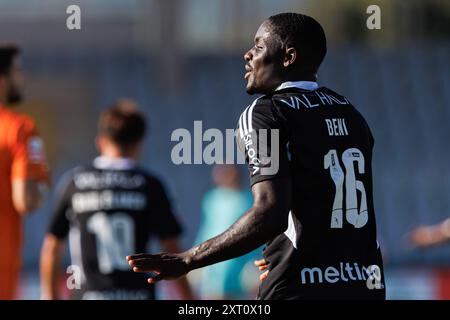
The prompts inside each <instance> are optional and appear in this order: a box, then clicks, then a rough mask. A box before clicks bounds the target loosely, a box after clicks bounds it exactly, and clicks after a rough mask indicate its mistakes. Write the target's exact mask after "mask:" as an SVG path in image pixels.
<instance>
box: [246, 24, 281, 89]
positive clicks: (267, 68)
mask: <svg viewBox="0 0 450 320" xmlns="http://www.w3.org/2000/svg"><path fill="white" fill-rule="evenodd" d="M244 59H245V61H247V63H246V65H245V71H246V73H245V79H246V80H247V92H248V93H249V94H254V93H262V94H265V93H270V92H272V91H273V90H275V89H276V88H277V87H278V86H279V85H280V84H281V81H280V79H281V71H282V69H283V68H282V65H283V64H282V55H281V50H280V49H279V47H278V45H277V42H276V40H275V38H274V35H273V34H272V32H271V27H270V24H269V22H267V21H265V22H263V24H261V26H260V27H259V29H258V31H257V32H256V35H255V46H254V47H253V48H251V49H250V50H249V51H247V53H246V54H245V55H244Z"/></svg>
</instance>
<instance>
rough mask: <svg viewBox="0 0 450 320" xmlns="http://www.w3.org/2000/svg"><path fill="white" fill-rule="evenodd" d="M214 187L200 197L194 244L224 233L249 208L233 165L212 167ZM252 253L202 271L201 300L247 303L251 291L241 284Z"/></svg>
mask: <svg viewBox="0 0 450 320" xmlns="http://www.w3.org/2000/svg"><path fill="white" fill-rule="evenodd" d="M212 177H213V180H214V184H215V185H216V187H215V188H214V189H212V190H210V191H208V193H207V194H206V195H205V196H204V197H203V200H202V217H201V220H200V221H201V224H200V229H199V231H198V234H197V239H196V241H195V243H196V244H200V243H202V242H204V241H206V240H208V239H210V238H212V237H214V236H215V235H218V234H220V233H222V232H224V231H225V230H226V229H227V228H229V227H230V226H231V225H232V224H233V223H234V222H235V221H236V220H237V219H239V217H240V216H241V215H242V214H243V213H244V212H246V211H247V210H248V209H249V208H250V207H251V206H252V201H253V199H252V194H251V193H250V191H248V190H245V189H243V188H242V185H241V179H240V176H239V171H238V169H237V168H236V167H235V166H234V165H216V166H215V167H214V168H213V170H212ZM255 257H256V251H253V252H252V253H249V254H247V255H244V256H242V257H239V258H237V259H233V260H228V261H224V262H221V263H218V264H215V265H213V266H209V267H206V268H204V269H202V270H201V271H200V272H201V282H200V294H201V296H202V298H203V299H247V298H249V293H250V292H249V291H251V290H252V288H248V287H247V283H246V282H244V281H242V280H243V274H244V272H245V270H247V269H246V268H245V267H246V265H247V264H249V263H251V262H252V260H253V259H254V258H255ZM250 270H251V269H250Z"/></svg>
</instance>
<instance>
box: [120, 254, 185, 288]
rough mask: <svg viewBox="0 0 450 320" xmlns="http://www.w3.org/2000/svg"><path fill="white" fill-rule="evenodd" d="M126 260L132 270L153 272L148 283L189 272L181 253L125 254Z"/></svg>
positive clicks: (169, 278) (171, 278)
mask: <svg viewBox="0 0 450 320" xmlns="http://www.w3.org/2000/svg"><path fill="white" fill-rule="evenodd" d="M127 261H128V264H129V265H130V267H132V268H133V271H134V272H142V273H147V272H153V273H154V275H153V276H151V277H150V278H148V282H149V283H155V282H158V281H161V280H174V279H177V278H179V277H181V276H184V275H185V274H187V273H188V272H189V268H188V265H187V263H186V262H185V259H184V255H183V254H182V253H158V254H145V253H141V254H136V255H131V256H127Z"/></svg>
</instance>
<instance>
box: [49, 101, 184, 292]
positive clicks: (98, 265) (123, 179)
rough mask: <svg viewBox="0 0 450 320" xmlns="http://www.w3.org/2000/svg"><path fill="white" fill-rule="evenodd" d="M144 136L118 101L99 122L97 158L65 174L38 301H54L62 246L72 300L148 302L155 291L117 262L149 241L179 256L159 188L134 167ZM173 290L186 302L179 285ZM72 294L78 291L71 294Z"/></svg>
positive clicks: (135, 115)
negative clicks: (66, 248)
mask: <svg viewBox="0 0 450 320" xmlns="http://www.w3.org/2000/svg"><path fill="white" fill-rule="evenodd" d="M145 131H146V122H145V118H144V117H143V115H142V114H141V113H140V112H139V110H138V109H137V108H136V107H135V106H134V104H133V103H132V102H131V101H121V102H119V103H117V104H116V105H114V106H112V107H110V108H108V109H107V110H106V111H104V112H103V113H102V115H101V118H100V121H99V133H98V137H97V146H98V149H99V151H100V154H101V155H100V156H99V157H97V158H96V159H95V160H94V162H93V163H92V164H90V165H87V166H82V167H78V168H75V169H74V170H72V171H70V172H68V173H67V174H65V176H64V178H63V179H62V181H61V183H60V186H59V188H58V189H57V192H56V193H57V199H56V201H55V206H54V211H53V217H52V219H51V222H50V226H49V230H48V233H47V235H46V237H45V240H44V244H43V247H42V252H41V284H42V287H41V288H42V295H41V296H42V298H43V299H57V298H58V297H59V294H58V278H59V277H58V275H59V274H60V262H61V258H62V253H63V248H64V244H65V239H66V237H67V236H69V244H70V253H71V258H72V266H71V268H70V270H69V271H70V272H71V273H72V277H73V279H72V280H73V281H71V282H70V289H75V290H73V295H72V298H75V299H77V298H78V299H95V300H104V299H106V300H121V299H126V300H129V299H132V300H134V299H154V287H153V286H151V285H150V286H149V285H148V284H147V283H146V282H145V279H143V278H142V275H137V274H136V273H133V272H132V271H131V270H130V269H129V266H128V264H127V263H126V261H124V259H123V257H124V256H125V255H127V254H130V253H132V252H136V250H137V251H142V250H145V247H146V245H147V243H148V240H149V238H150V237H151V236H156V237H157V238H158V239H159V240H160V242H161V245H162V247H163V248H164V250H167V251H169V252H180V246H179V242H178V239H177V238H178V236H179V235H180V233H181V227H180V225H179V223H178V222H177V220H176V218H175V215H174V214H173V212H172V210H171V206H170V202H169V200H168V197H167V196H166V193H165V190H164V187H163V185H162V184H161V182H160V181H159V180H158V179H157V178H156V177H154V176H152V175H150V174H149V173H147V172H146V171H145V170H143V169H142V168H140V167H139V166H138V165H137V160H138V157H139V153H140V149H141V142H142V139H143V137H144V134H145ZM176 284H177V288H178V290H179V293H180V297H181V298H185V299H192V294H191V290H190V287H189V284H188V282H187V280H186V278H185V277H182V278H179V279H178V281H177V283H176ZM76 289H79V290H76Z"/></svg>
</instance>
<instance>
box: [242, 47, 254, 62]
mask: <svg viewBox="0 0 450 320" xmlns="http://www.w3.org/2000/svg"><path fill="white" fill-rule="evenodd" d="M252 58H253V55H252V50H251V49H250V50H248V51H247V52H246V53H245V54H244V60H245V61H247V62H249V61H250V60H252Z"/></svg>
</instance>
